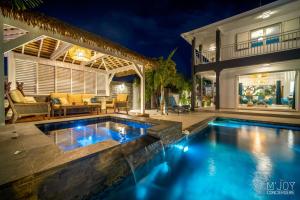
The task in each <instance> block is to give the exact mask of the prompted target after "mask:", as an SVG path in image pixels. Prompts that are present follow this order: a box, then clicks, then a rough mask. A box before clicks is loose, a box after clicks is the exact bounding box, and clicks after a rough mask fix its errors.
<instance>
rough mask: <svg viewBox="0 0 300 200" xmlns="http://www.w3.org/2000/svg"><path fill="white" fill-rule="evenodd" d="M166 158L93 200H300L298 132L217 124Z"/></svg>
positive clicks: (243, 123)
mask: <svg viewBox="0 0 300 200" xmlns="http://www.w3.org/2000/svg"><path fill="white" fill-rule="evenodd" d="M164 155H165V156H164V158H163V159H162V156H161V155H160V154H159V155H157V156H156V157H155V158H154V159H152V161H151V162H149V163H147V164H146V165H144V166H143V167H140V168H139V169H137V170H136V171H135V172H134V178H133V176H130V177H127V178H126V179H125V180H124V181H123V182H122V183H121V184H119V185H118V186H115V187H114V188H112V189H111V190H109V191H106V192H105V193H101V194H98V195H95V196H94V197H93V198H92V199H94V200H95V199H122V198H123V197H126V199H157V200H158V199H170V200H177V199H178V200H179V199H180V200H192V199H204V200H206V199H207V200H208V199H236V200H248V199H249V200H250V199H251V200H252V199H300V186H299V185H300V128H299V127H287V126H275V125H270V124H263V123H256V122H249V121H242V120H234V119H222V118H219V119H216V120H214V121H212V122H210V123H209V126H208V127H207V128H205V129H204V130H202V131H201V132H199V133H198V134H196V135H195V136H193V137H191V138H189V139H185V140H182V141H181V142H179V143H176V144H174V145H172V146H170V147H169V148H167V149H166V151H165V154H164ZM134 180H136V183H135V181H134Z"/></svg>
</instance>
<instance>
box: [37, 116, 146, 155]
mask: <svg viewBox="0 0 300 200" xmlns="http://www.w3.org/2000/svg"><path fill="white" fill-rule="evenodd" d="M149 127H151V125H150V124H146V123H138V122H133V121H124V120H116V119H111V118H105V119H101V118H96V119H88V120H75V121H69V122H58V123H52V124H51V123H50V124H42V125H38V128H40V129H41V130H42V131H43V132H44V133H45V134H46V135H47V136H49V137H50V138H51V139H52V140H53V141H54V143H55V144H57V145H58V146H59V148H60V149H62V150H63V151H70V150H73V149H76V148H80V147H85V146H88V145H92V144H96V143H98V142H103V141H106V140H115V141H117V142H119V143H126V142H129V141H132V140H135V139H137V138H139V137H142V136H143V135H145V134H146V133H147V129H148V128H149Z"/></svg>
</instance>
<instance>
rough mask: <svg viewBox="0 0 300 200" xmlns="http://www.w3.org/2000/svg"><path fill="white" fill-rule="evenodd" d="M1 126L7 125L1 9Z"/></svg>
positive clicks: (0, 14)
mask: <svg viewBox="0 0 300 200" xmlns="http://www.w3.org/2000/svg"><path fill="white" fill-rule="evenodd" d="M0 16H1V18H0V47H1V48H0V126H4V125H5V109H4V51H3V48H2V47H3V45H4V44H3V43H4V42H3V41H4V33H3V21H2V18H3V17H2V13H1V11H0Z"/></svg>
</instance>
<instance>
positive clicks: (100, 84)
mask: <svg viewBox="0 0 300 200" xmlns="http://www.w3.org/2000/svg"><path fill="white" fill-rule="evenodd" d="M97 95H106V77H105V75H104V74H101V73H97Z"/></svg>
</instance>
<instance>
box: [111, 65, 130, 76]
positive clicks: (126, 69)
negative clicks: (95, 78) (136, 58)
mask: <svg viewBox="0 0 300 200" xmlns="http://www.w3.org/2000/svg"><path fill="white" fill-rule="evenodd" d="M131 69H133V65H129V66H125V67H118V68H115V69H112V70H109V71H108V73H115V74H116V73H119V72H123V71H128V70H131Z"/></svg>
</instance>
